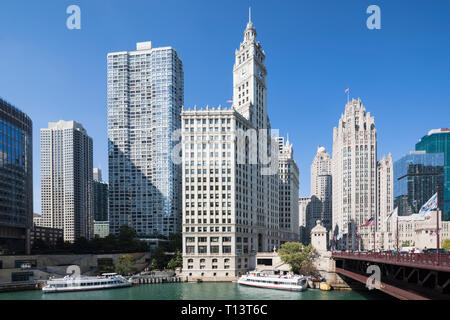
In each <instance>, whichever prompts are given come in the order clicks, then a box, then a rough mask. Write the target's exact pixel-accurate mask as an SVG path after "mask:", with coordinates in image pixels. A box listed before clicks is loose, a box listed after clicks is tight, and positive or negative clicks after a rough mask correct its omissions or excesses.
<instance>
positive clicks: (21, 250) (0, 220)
mask: <svg viewBox="0 0 450 320" xmlns="http://www.w3.org/2000/svg"><path fill="white" fill-rule="evenodd" d="M32 127H33V125H32V122H31V119H30V118H29V117H28V116H27V115H26V114H25V113H23V112H22V111H20V110H18V109H17V108H15V107H14V106H12V105H11V104H9V103H8V102H6V101H4V100H2V99H0V255H1V254H25V253H27V254H28V253H29V238H28V236H29V234H28V231H27V230H29V229H30V228H31V227H32V223H33V165H32V161H33V151H32V148H33V144H32V142H33V141H32V140H33V139H32V129H33V128H32Z"/></svg>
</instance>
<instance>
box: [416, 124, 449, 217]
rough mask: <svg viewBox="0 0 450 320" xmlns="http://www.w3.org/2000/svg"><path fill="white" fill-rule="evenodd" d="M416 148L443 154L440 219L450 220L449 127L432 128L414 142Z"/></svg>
mask: <svg viewBox="0 0 450 320" xmlns="http://www.w3.org/2000/svg"><path fill="white" fill-rule="evenodd" d="M416 150H424V151H426V152H427V153H443V154H444V192H443V199H442V201H443V205H442V206H439V208H440V209H441V210H442V219H443V220H445V221H450V128H442V129H434V130H431V131H430V132H428V135H426V136H424V137H423V138H422V139H420V141H419V142H418V143H417V144H416Z"/></svg>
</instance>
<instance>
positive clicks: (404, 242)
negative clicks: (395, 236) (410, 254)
mask: <svg viewBox="0 0 450 320" xmlns="http://www.w3.org/2000/svg"><path fill="white" fill-rule="evenodd" d="M402 247H411V242H409V240H406V241H403V243H402Z"/></svg>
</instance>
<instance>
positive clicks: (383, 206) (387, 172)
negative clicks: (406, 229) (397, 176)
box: [377, 154, 394, 232]
mask: <svg viewBox="0 0 450 320" xmlns="http://www.w3.org/2000/svg"><path fill="white" fill-rule="evenodd" d="M377 179H378V180H377V188H378V201H377V205H378V209H377V213H378V219H377V231H380V232H383V231H387V230H385V229H386V225H387V224H386V218H387V217H388V215H389V214H390V213H391V212H392V210H394V168H393V166H392V156H391V154H389V155H388V156H387V157H386V156H383V159H381V160H380V161H379V162H378V166H377Z"/></svg>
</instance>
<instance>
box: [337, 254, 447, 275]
mask: <svg viewBox="0 0 450 320" xmlns="http://www.w3.org/2000/svg"><path fill="white" fill-rule="evenodd" d="M332 257H333V258H340V259H349V260H362V261H369V262H377V263H386V264H394V265H399V266H406V267H413V268H420V269H426V270H435V271H443V272H450V254H440V255H439V260H438V259H437V256H436V254H426V253H411V254H395V253H378V252H376V253H373V252H333V253H332Z"/></svg>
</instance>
